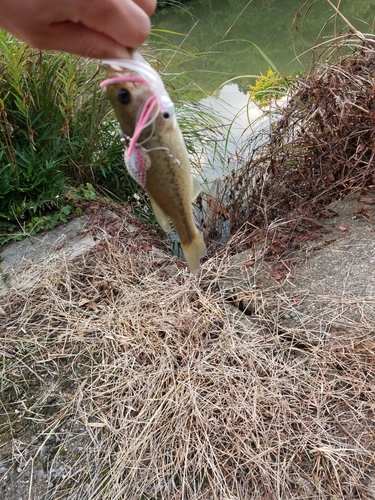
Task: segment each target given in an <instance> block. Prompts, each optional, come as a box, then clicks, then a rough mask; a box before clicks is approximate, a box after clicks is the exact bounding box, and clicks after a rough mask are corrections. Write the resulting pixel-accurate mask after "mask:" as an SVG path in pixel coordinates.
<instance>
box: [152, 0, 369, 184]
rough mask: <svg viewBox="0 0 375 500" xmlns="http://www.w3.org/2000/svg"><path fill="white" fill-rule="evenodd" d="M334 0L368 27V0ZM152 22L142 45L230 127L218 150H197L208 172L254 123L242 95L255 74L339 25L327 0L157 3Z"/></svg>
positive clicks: (293, 61)
mask: <svg viewBox="0 0 375 500" xmlns="http://www.w3.org/2000/svg"><path fill="white" fill-rule="evenodd" d="M338 1H339V0H336V3H337V2H338ZM339 3H340V11H341V12H342V14H343V15H344V16H345V17H346V18H347V19H348V21H349V22H350V23H352V24H353V25H354V26H355V28H356V29H359V30H360V31H362V32H370V31H371V29H372V27H374V16H375V0H351V1H349V0H342V1H340V2H339ZM152 23H153V34H152V36H151V38H150V45H151V46H153V47H157V48H158V56H159V57H160V59H161V60H162V63H163V66H164V71H165V72H166V73H168V74H169V75H168V79H169V81H172V83H173V85H174V86H175V87H176V88H179V89H184V90H183V93H184V94H185V95H188V94H192V93H193V94H194V93H195V94H198V95H200V96H201V97H200V102H201V103H202V104H203V105H205V106H206V107H208V108H210V109H211V110H212V114H213V115H215V116H218V117H219V116H220V118H221V119H222V120H223V124H224V125H225V124H227V126H228V130H229V127H230V136H229V139H228V142H227V141H223V143H225V152H221V153H220V154H219V155H217V156H216V157H215V158H213V156H212V153H211V154H210V153H209V154H203V156H202V158H201V161H200V163H201V165H203V170H204V175H205V177H206V178H207V179H208V180H213V179H215V178H216V177H218V175H217V170H220V168H221V165H220V164H222V163H223V162H227V158H226V157H227V156H228V155H233V154H235V153H236V151H238V150H239V148H241V146H242V139H243V137H244V130H245V129H246V128H247V127H249V124H250V125H251V126H252V128H254V127H253V125H252V124H253V123H254V122H256V120H258V122H257V123H258V125H256V126H255V127H258V128H259V126H260V125H259V123H260V122H261V120H259V117H260V116H261V115H262V111H261V110H260V109H259V107H258V106H256V105H255V104H254V103H251V102H250V103H249V99H248V86H249V84H253V83H254V81H255V77H256V76H259V75H260V73H263V74H265V73H266V72H267V70H268V69H269V67H270V66H271V65H274V66H275V67H276V68H277V70H278V72H279V73H281V74H282V75H284V76H286V75H290V74H293V73H296V72H297V71H303V70H304V69H305V68H306V66H307V65H308V63H309V62H311V60H312V58H313V57H316V55H317V53H316V51H315V52H312V51H311V50H310V49H311V48H312V47H313V46H314V45H316V44H317V43H322V42H324V41H327V40H328V39H329V38H331V37H332V36H333V35H334V33H338V32H339V31H340V30H341V29H342V28H343V27H344V26H345V25H346V23H345V21H344V20H343V19H342V18H340V17H339V16H337V15H335V10H334V9H333V8H332V6H331V5H330V4H329V2H328V1H327V0H308V1H305V2H304V1H303V0H288V1H284V2H281V1H280V0H250V1H249V0H190V1H188V2H184V3H183V4H180V5H177V6H171V7H165V8H163V9H160V10H158V11H157V12H156V14H155V15H154V16H153V18H152ZM176 47H179V50H178V51H176ZM216 151H217V150H216Z"/></svg>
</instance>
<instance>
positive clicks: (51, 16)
mask: <svg viewBox="0 0 375 500" xmlns="http://www.w3.org/2000/svg"><path fill="white" fill-rule="evenodd" d="M0 8H1V14H0V28H3V29H4V30H6V31H8V32H9V33H12V34H13V35H15V36H16V37H17V38H19V39H20V40H23V41H24V42H26V43H28V44H29V45H31V46H32V47H36V48H39V49H49V50H60V51H63V52H71V53H72V54H78V55H81V56H85V57H94V58H98V59H105V58H126V57H129V51H128V50H127V48H130V49H137V48H138V47H139V46H140V45H141V44H142V43H143V42H144V41H145V40H146V38H147V37H148V35H149V32H150V26H151V25H150V18H149V16H150V15H151V14H152V13H153V12H154V10H155V8H156V0H0Z"/></svg>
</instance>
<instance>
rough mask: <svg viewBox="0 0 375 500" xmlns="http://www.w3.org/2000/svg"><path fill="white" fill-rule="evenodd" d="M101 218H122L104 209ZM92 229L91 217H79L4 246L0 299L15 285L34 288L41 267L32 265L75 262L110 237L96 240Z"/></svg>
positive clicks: (0, 275) (105, 235) (103, 235)
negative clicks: (66, 260)
mask: <svg viewBox="0 0 375 500" xmlns="http://www.w3.org/2000/svg"><path fill="white" fill-rule="evenodd" d="M101 215H102V216H104V217H105V218H107V219H116V218H117V219H118V218H119V217H118V216H117V215H116V214H114V213H113V212H111V211H110V210H104V211H103V212H102V214H101ZM91 228H92V219H91V218H90V217H89V216H82V217H77V218H75V219H73V220H71V221H70V222H68V224H65V225H62V226H58V227H56V228H54V229H52V230H50V231H46V232H44V233H39V234H37V235H36V236H29V237H27V238H25V239H24V240H22V241H19V242H14V243H10V244H9V245H7V246H6V247H4V249H3V250H2V252H1V257H2V259H1V262H0V296H1V295H4V294H6V293H7V292H8V290H9V287H10V286H13V285H14V284H15V283H18V282H20V283H21V282H22V284H23V285H25V284H30V285H32V283H33V282H35V280H36V279H37V276H38V274H39V272H40V266H38V267H39V271H38V270H36V269H35V266H34V269H33V264H41V265H43V263H45V264H47V263H50V262H52V261H54V260H58V258H60V259H61V258H62V257H63V258H66V259H68V260H72V259H74V258H76V257H78V256H79V255H82V254H83V253H85V252H87V251H89V250H90V249H91V248H93V247H94V246H95V245H97V244H98V243H99V242H100V241H101V240H102V239H103V238H106V237H108V235H107V234H106V232H105V231H102V236H95V237H94V235H93V234H92V232H91Z"/></svg>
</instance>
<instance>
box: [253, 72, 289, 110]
mask: <svg viewBox="0 0 375 500" xmlns="http://www.w3.org/2000/svg"><path fill="white" fill-rule="evenodd" d="M291 82H292V79H291V77H286V78H285V77H282V76H280V74H279V73H277V72H276V71H274V70H272V69H269V70H268V71H267V74H266V75H261V76H260V78H258V79H257V80H256V81H255V84H254V85H249V93H250V98H251V99H252V100H253V101H254V102H255V103H257V104H259V106H261V107H264V106H268V105H269V104H271V102H272V101H274V100H277V99H280V98H281V97H282V96H284V95H285V94H286V93H287V91H288V89H289V88H290V85H291Z"/></svg>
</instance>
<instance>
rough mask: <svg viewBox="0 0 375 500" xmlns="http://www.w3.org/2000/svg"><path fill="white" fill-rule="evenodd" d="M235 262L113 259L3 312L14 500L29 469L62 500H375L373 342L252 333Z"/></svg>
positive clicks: (361, 337)
mask: <svg viewBox="0 0 375 500" xmlns="http://www.w3.org/2000/svg"><path fill="white" fill-rule="evenodd" d="M224 262H225V259H221V264H217V263H215V262H212V261H211V263H206V267H205V270H204V273H203V277H202V278H201V279H200V280H199V279H197V278H195V277H192V276H191V275H189V274H187V273H186V272H185V271H179V270H178V268H177V266H176V265H175V259H173V258H170V257H165V259H164V261H163V262H162V263H161V261H160V255H157V254H153V253H152V252H151V253H150V252H147V253H146V252H143V251H138V252H137V251H135V248H133V249H131V243H130V242H128V243H127V244H126V246H125V245H123V246H121V245H118V244H115V243H106V244H105V245H104V247H103V248H102V249H101V251H97V252H96V253H95V254H93V255H91V256H88V257H87V256H86V258H85V260H84V259H80V260H79V261H77V262H75V263H64V262H62V263H61V266H60V268H59V269H58V270H57V269H56V268H55V269H49V270H45V271H44V274H43V277H42V278H41V280H40V282H39V283H38V284H37V286H35V287H34V288H33V289H32V290H22V289H18V290H12V294H11V295H9V296H8V297H7V298H5V299H3V300H2V303H1V307H2V309H3V311H4V312H5V316H3V327H2V329H1V334H0V352H1V355H2V363H3V364H2V367H3V368H2V378H1V392H2V397H1V407H0V466H1V467H0V471H1V470H2V471H3V472H2V473H1V472H0V473H1V474H2V481H3V484H4V491H5V490H6V484H7V481H8V480H9V478H11V477H14V478H16V479H17V480H18V478H19V477H23V478H25V477H26V478H27V477H29V478H30V479H29V491H30V492H34V491H35V489H34V488H35V486H36V483H35V481H36V480H35V475H33V473H32V472H30V468H32V470H33V471H37V472H38V470H39V469H41V470H42V472H44V474H45V481H44V484H45V489H46V490H45V492H44V496H40V497H41V498H43V499H47V498H48V499H51V500H52V499H53V500H54V499H69V500H73V499H76V500H84V499H90V500H99V499H100V500H117V499H121V500H125V499H126V500H141V499H146V498H150V499H168V500H172V499H194V500H195V499H196V500H198V499H207V500H208V499H245V498H246V499H250V498H251V499H256V498H258V499H278V498H279V499H288V498H295V499H297V498H299V499H300V498H311V499H313V498H321V499H323V498H327V499H328V498H345V499H350V498H353V499H354V498H360V499H368V498H374V496H375V493H374V486H373V483H372V481H373V478H372V475H371V474H372V472H371V470H372V467H373V466H374V465H375V464H374V456H375V448H374V425H373V423H374V409H375V391H374V379H375V364H374V356H373V353H374V351H375V338H374V335H373V329H372V330H371V329H370V328H367V329H362V330H361V331H359V330H356V329H353V330H352V331H351V332H349V333H348V332H346V333H343V332H342V331H341V330H340V329H339V328H336V329H335V328H334V324H332V329H331V330H327V331H324V332H322V331H320V330H319V319H317V320H316V322H315V323H314V322H312V326H311V329H310V330H306V329H302V328H297V327H296V328H294V329H293V330H289V331H288V332H287V334H286V332H285V329H284V330H283V329H282V327H281V324H280V322H279V320H278V316H279V314H278V315H275V314H274V313H271V312H268V313H267V312H266V313H265V314H264V315H262V316H255V317H253V318H247V320H246V321H245V320H244V319H243V318H241V315H240V314H239V313H238V311H237V312H236V310H235V309H234V308H233V309H231V308H230V306H229V305H228V303H227V302H226V301H225V299H224V296H223V293H221V292H220V287H219V286H218V285H219V280H220V278H219V277H218V276H223V275H225V274H226V273H228V271H229V268H227V267H226V265H225V264H224ZM210 266H212V268H210ZM215 266H216V267H215ZM205 276H206V277H205ZM213 276H216V278H213ZM258 293H259V294H261V293H262V292H260V291H259V292H258ZM274 297H275V294H273V298H274ZM261 299H262V297H261V295H260V296H259V298H258V300H261ZM262 300H267V299H266V297H263V299H262ZM273 300H274V299H273ZM284 300H285V299H284ZM264 310H265V311H266V310H267V307H265V308H264ZM314 325H315V326H314ZM302 339H303V341H302ZM25 450H27V453H26V452H25ZM4 469H6V471H5V472H4ZM27 472H29V473H30V474H29V476H28V475H27ZM12 474H13V476H12ZM0 477H1V476H0ZM7 478H8V479H7ZM31 498H32V497H31Z"/></svg>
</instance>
